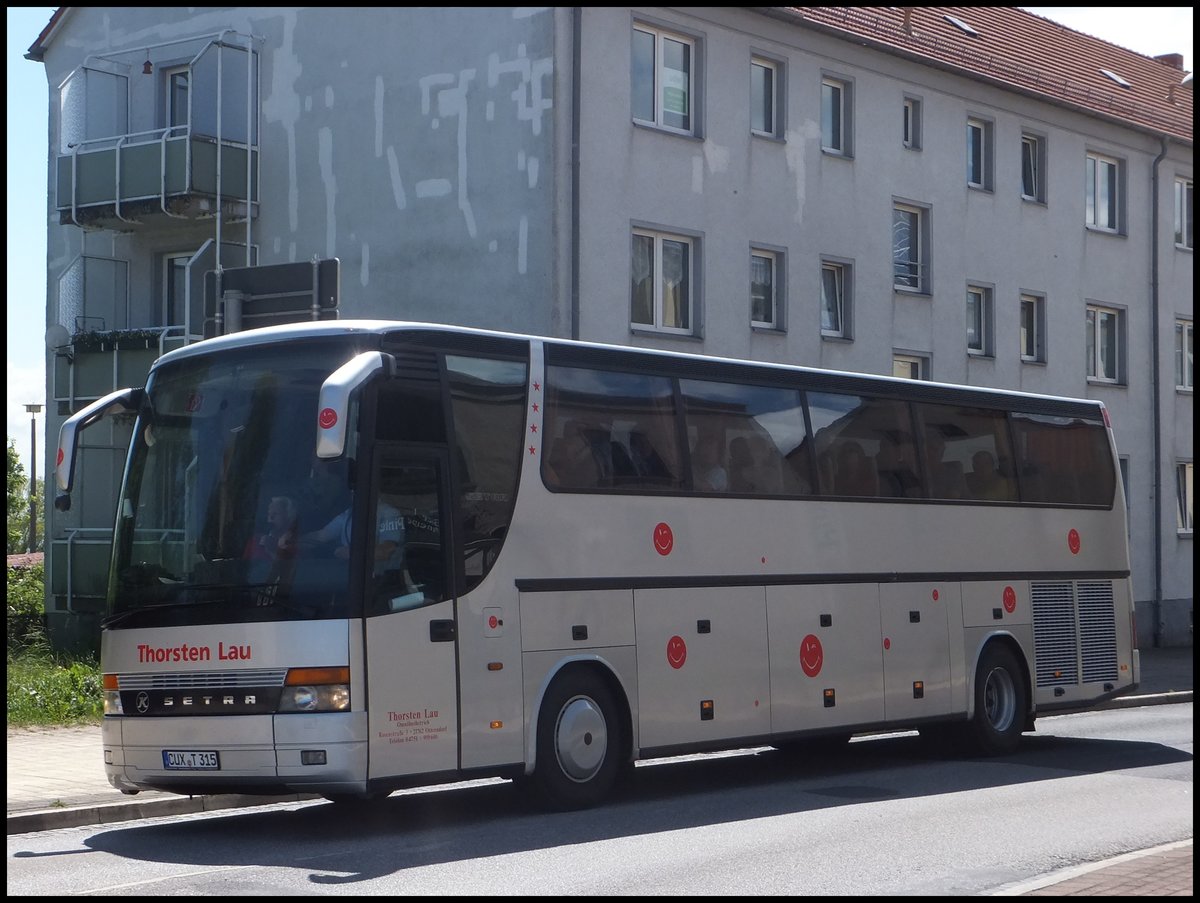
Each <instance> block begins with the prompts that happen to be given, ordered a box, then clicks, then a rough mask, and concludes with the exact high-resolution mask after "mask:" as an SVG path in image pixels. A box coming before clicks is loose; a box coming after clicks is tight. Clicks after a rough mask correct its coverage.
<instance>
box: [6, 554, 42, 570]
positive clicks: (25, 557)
mask: <svg viewBox="0 0 1200 903" xmlns="http://www.w3.org/2000/svg"><path fill="white" fill-rule="evenodd" d="M44 558H45V553H44V552H21V553H19V554H17V555H9V556H8V566H9V567H10V568H29V567H34V566H35V565H39V564H42V563H43V559H44Z"/></svg>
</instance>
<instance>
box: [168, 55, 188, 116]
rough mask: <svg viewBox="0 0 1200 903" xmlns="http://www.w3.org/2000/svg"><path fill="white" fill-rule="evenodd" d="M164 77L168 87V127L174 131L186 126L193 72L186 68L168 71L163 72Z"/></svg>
mask: <svg viewBox="0 0 1200 903" xmlns="http://www.w3.org/2000/svg"><path fill="white" fill-rule="evenodd" d="M163 77H164V78H165V79H166V86H167V115H166V120H167V127H168V128H171V129H174V128H178V127H180V126H186V125H187V124H188V93H189V86H190V85H191V71H190V69H189V68H188V67H186V66H184V67H183V68H181V69H166V70H164V71H163Z"/></svg>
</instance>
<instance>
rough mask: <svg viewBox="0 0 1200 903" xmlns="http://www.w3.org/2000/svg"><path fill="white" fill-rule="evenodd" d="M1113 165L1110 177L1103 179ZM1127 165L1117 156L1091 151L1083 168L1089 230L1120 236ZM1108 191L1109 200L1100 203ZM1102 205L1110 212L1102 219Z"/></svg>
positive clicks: (1086, 218) (1085, 208)
mask: <svg viewBox="0 0 1200 903" xmlns="http://www.w3.org/2000/svg"><path fill="white" fill-rule="evenodd" d="M1110 168H1111V172H1112V178H1111V185H1109V184H1107V183H1108V182H1109V181H1110V180H1109V179H1106V178H1103V173H1105V172H1108V170H1109V169H1110ZM1124 184H1125V168H1124V166H1123V165H1122V162H1121V161H1120V160H1119V159H1117V158H1116V157H1110V156H1108V155H1106V154H1100V153H1097V152H1095V151H1088V152H1087V155H1086V159H1085V171H1084V188H1085V195H1084V221H1085V223H1086V225H1087V228H1088V229H1092V230H1095V231H1097V232H1107V233H1110V234H1113V235H1119V234H1121V232H1122V226H1121V224H1122V221H1123V219H1124V214H1125V205H1124V203H1123V201H1122V198H1123V196H1124ZM1104 194H1109V195H1110V196H1109V197H1108V200H1107V203H1104V204H1103V205H1102V204H1101V201H1102V200H1103V198H1102V195H1104ZM1101 206H1103V207H1104V209H1105V210H1106V211H1107V212H1106V214H1105V216H1104V221H1103V222H1101V217H1100V212H1101Z"/></svg>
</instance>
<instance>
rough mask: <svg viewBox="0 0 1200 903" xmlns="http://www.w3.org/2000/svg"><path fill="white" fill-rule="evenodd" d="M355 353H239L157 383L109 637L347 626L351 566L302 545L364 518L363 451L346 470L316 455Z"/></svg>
mask: <svg viewBox="0 0 1200 903" xmlns="http://www.w3.org/2000/svg"><path fill="white" fill-rule="evenodd" d="M357 350H358V349H357V348H355V347H352V346H351V345H349V344H348V343H346V342H345V341H341V342H338V343H336V344H334V343H329V342H324V343H320V344H313V345H311V346H308V347H305V348H299V349H298V348H297V347H295V346H291V347H288V348H273V349H265V348H262V347H256V348H247V349H233V350H230V351H229V352H227V353H224V354H219V355H209V356H206V357H202V358H200V357H197V358H191V359H189V358H186V357H185V358H183V359H182V360H180V361H178V362H176V363H173V364H168V365H164V366H162V367H160V368H158V369H157V370H155V372H154V373H153V374H152V376H151V379H150V381H149V383H148V385H147V391H146V405H145V407H144V408H143V410H142V412H141V413H140V415H139V419H138V424H137V427H136V429H135V433H134V438H133V444H132V450H131V453H130V457H129V463H128V469H127V472H126V475H125V481H124V486H123V488H122V492H121V496H120V502H119V504H118V508H117V520H116V525H115V530H114V551H113V559H112V569H111V571H110V574H109V593H108V596H109V617H108V620H107V622H106V623H107V626H111V627H126V626H130V627H132V626H139V627H144V626H170V625H177V624H184V623H188V624H196V623H218V622H220V623H246V622H250V621H264V620H280V619H311V618H330V617H345V616H346V615H347V613H348V602H347V598H348V594H347V585H348V582H349V581H348V570H347V568H348V562H347V560H346V557H345V555H344V554H343V555H341V556H338V555H335V554H334V550H333V549H331V548H322V547H319V546H318V545H316V544H306V543H303V542H302V541H301V540H302V538H303V537H305V536H307V535H311V534H314V533H321V532H322V531H324V532H330V531H328V530H325V528H327V527H329V525H330V524H331V523H333V522H335V521H337V520H338V519H339V518H340V519H341V520H347V518H346V516H345V512H347V511H349V510H350V509H351V506H352V502H353V497H352V489H351V479H350V477H351V475H350V473H349V470H350V464H349V460H348V459H349V458H350V457H351V456H352V454H353V449H348V450H347V455H345V456H344V457H343V458H342V459H338V460H334V461H325V460H321V459H318V458H316V456H315V454H314V449H315V443H316V428H317V423H316V420H317V418H316V411H317V398H318V393H319V390H320V387H321V384H322V382H323V381H324V380H325V379H326V378H327V377H328V376H329V374H330V373H332V372H333V371H334V370H335V369H337V367H338V366H340V365H341V364H343V363H345V361H346V360H348V359H349V358H350V357H351V356H353V354H354V353H356V351H357ZM351 434H353V431H351ZM347 539H348V537H347ZM330 545H332V543H331V544H330Z"/></svg>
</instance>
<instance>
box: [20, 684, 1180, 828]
mask: <svg viewBox="0 0 1200 903" xmlns="http://www.w3.org/2000/svg"><path fill="white" fill-rule="evenodd" d="M1191 701H1192V691H1191V690H1179V691H1171V692H1168V693H1154V694H1151V695H1147V696H1118V697H1116V698H1115V699H1110V700H1109V701H1108V702H1105V703H1102V704H1101V705H1098V706H1091V707H1089V708H1087V709H1081V710H1080V711H1090V712H1095V711H1102V710H1104V709H1129V708H1138V707H1141V706H1147V705H1170V704H1174V703H1182V702H1191ZM1069 714H1073V713H1072V712H1070V711H1064V712H1053V713H1052V714H1051V715H1047V716H1046V717H1053V716H1054V715H1069ZM319 799H324V797H322V796H321V795H320V794H316V793H289V794H283V795H280V796H252V795H249V794H238V793H223V794H216V795H213V796H178V797H177V796H166V797H163V798H161V799H147V800H138V801H135V800H128V801H125V800H122V801H118V802H115V803H100V804H93V805H85V806H74V807H71V806H64V807H62V808H54V809H36V810H32V811H28V812H10V813H8V833H9V835H10V836H11V835H13V834H31V833H33V832H35V831H50V830H53V829H55V828H79V827H82V826H84V825H109V824H116V823H119V822H123V821H132V820H134V819H139V818H156V817H164V816H168V815H191V814H194V813H197V812H216V811H218V810H221V809H242V808H246V807H248V806H269V805H271V804H273V803H299V802H307V801H310V800H319Z"/></svg>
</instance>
